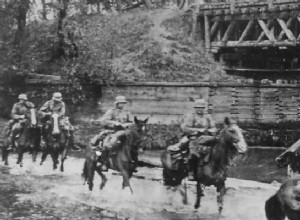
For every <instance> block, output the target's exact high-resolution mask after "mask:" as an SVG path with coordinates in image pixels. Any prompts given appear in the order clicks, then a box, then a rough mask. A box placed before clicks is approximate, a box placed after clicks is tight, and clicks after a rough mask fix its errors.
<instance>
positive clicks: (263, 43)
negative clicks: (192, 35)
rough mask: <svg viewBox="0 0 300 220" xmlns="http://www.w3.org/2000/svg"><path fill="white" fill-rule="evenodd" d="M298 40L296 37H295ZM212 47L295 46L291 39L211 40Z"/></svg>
mask: <svg viewBox="0 0 300 220" xmlns="http://www.w3.org/2000/svg"><path fill="white" fill-rule="evenodd" d="M297 40H298V39H297ZM211 46H212V48H215V47H216V48H222V47H295V46H297V44H296V43H294V42H291V41H275V42H273V41H269V40H265V41H261V42H257V41H243V42H241V43H239V42H238V41H227V42H212V43H211Z"/></svg>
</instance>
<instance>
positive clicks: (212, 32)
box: [210, 20, 220, 40]
mask: <svg viewBox="0 0 300 220" xmlns="http://www.w3.org/2000/svg"><path fill="white" fill-rule="evenodd" d="M219 25H220V21H219V20H216V21H215V22H214V24H213V26H212V27H211V29H210V38H211V39H212V40H213V38H214V35H215V33H216V31H217V30H218V27H219Z"/></svg>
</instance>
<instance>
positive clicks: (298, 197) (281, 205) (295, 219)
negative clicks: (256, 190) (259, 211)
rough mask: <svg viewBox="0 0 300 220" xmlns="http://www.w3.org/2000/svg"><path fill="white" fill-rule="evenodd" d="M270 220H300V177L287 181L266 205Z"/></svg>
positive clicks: (296, 176) (267, 215)
mask: <svg viewBox="0 0 300 220" xmlns="http://www.w3.org/2000/svg"><path fill="white" fill-rule="evenodd" d="M265 211H266V217H267V219H268V220H284V219H285V217H288V219H289V220H299V219H300V175H295V176H293V177H292V178H291V179H288V180H287V181H285V182H284V183H283V184H282V185H281V187H280V189H279V190H278V191H277V192H276V194H275V195H273V196H271V197H270V198H269V199H268V200H267V201H266V203H265Z"/></svg>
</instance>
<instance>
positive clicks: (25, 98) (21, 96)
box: [18, 93, 27, 100]
mask: <svg viewBox="0 0 300 220" xmlns="http://www.w3.org/2000/svg"><path fill="white" fill-rule="evenodd" d="M18 99H20V100H27V95H26V94H24V93H22V94H20V95H19V96H18Z"/></svg>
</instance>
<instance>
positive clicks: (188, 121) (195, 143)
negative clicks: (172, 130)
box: [178, 99, 216, 180]
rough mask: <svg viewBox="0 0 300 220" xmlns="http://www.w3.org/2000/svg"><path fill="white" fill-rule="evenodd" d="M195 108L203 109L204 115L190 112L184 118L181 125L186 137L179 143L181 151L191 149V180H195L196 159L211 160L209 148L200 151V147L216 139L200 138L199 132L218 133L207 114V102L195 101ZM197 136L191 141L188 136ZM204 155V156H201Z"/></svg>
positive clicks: (209, 136)
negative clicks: (202, 157)
mask: <svg viewBox="0 0 300 220" xmlns="http://www.w3.org/2000/svg"><path fill="white" fill-rule="evenodd" d="M194 108H201V109H203V112H202V114H199V113H196V112H190V113H187V114H185V115H184V116H183V120H182V123H181V129H182V131H183V134H184V137H183V138H182V139H181V140H180V141H179V143H178V148H179V149H180V150H187V149H189V157H188V160H189V163H188V164H189V180H194V170H195V161H194V160H195V159H196V158H199V157H201V156H203V155H204V159H203V161H204V162H208V160H209V154H208V152H209V148H208V147H207V146H203V147H201V150H200V151H199V149H198V147H199V145H202V144H205V145H207V144H208V143H213V142H214V141H215V137H213V136H211V135H203V134H202V136H201V137H199V138H198V136H197V135H198V134H199V131H200V130H201V131H203V132H202V133H207V132H208V131H213V133H214V132H215V131H216V125H215V122H214V121H213V119H212V118H211V116H210V115H209V114H207V113H206V112H205V110H204V109H205V108H206V102H205V101H204V100H202V99H200V100H196V101H195V106H194ZM193 135H195V136H196V137H197V138H196V139H195V140H189V139H188V136H193ZM200 154H202V155H200Z"/></svg>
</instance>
